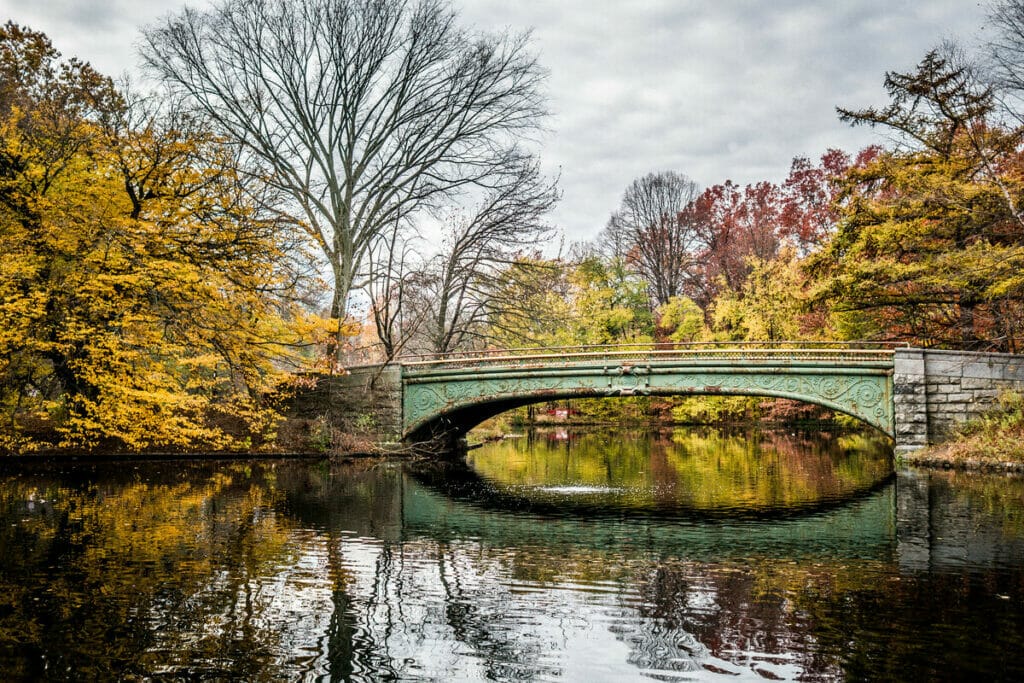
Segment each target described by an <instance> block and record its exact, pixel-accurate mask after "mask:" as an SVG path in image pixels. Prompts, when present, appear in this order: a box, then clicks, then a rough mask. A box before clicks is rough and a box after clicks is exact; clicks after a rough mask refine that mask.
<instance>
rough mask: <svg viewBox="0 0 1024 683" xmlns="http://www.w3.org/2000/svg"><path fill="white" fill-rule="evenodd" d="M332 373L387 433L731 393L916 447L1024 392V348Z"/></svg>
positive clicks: (820, 351)
mask: <svg viewBox="0 0 1024 683" xmlns="http://www.w3.org/2000/svg"><path fill="white" fill-rule="evenodd" d="M329 379H330V380H332V381H333V383H331V382H327V383H326V386H328V387H330V389H329V390H328V392H327V395H326V396H321V398H320V401H319V405H323V404H324V403H325V402H326V403H327V404H330V405H331V406H332V407H333V409H334V410H335V413H336V414H337V415H339V421H340V422H341V423H342V425H344V422H345V417H346V416H348V417H351V416H353V415H360V416H362V417H363V418H366V417H367V416H369V417H370V418H372V419H371V420H369V422H372V423H373V424H375V425H376V426H377V428H378V431H379V432H380V435H381V440H394V438H395V437H400V438H401V439H402V440H405V441H407V442H419V441H429V440H433V439H437V438H440V437H445V438H452V437H458V436H462V435H464V434H465V433H466V432H467V431H469V429H471V428H472V427H474V426H476V425H477V424H479V423H480V422H482V421H484V420H485V419H487V418H489V417H492V416H494V415H497V414H499V413H501V412H504V411H506V410H509V409H511V408H515V407H518V406H522V405H527V404H530V403H538V402H543V401H550V400H556V399H568V398H585V397H615V396H636V395H660V396H670V395H715V396H720V395H732V396H765V397H775V398H788V399H794V400H798V401H803V402H807V403H813V404H816V405H820V406H823V407H825V408H829V409H831V410H836V411H839V412H842V413H846V414H848V415H851V416H853V417H855V418H857V419H859V420H861V421H863V422H865V423H866V424H869V425H871V426H872V427H875V428H876V429H878V430H880V431H881V432H883V433H885V434H887V435H889V436H890V437H892V438H893V439H894V440H895V445H896V448H897V449H898V450H911V449H914V448H919V447H921V446H924V445H927V444H928V443H931V442H935V441H937V440H939V439H941V437H942V435H943V434H945V433H947V432H948V431H949V429H950V428H951V427H952V426H953V425H954V424H955V423H956V422H958V421H962V420H963V419H965V418H967V417H970V416H973V415H977V414H979V413H981V412H984V410H986V409H987V408H988V406H989V405H990V404H991V403H992V402H993V401H994V400H995V399H996V398H997V397H998V395H999V394H1000V393H1002V392H1003V391H1005V390H1007V389H1016V390H1024V356H1019V355H1011V354H997V353H972V352H960V351H936V350H925V349H914V348H909V347H902V346H899V347H897V346H891V345H890V346H884V345H878V344H874V345H870V344H836V343H817V344H815V343H790V342H785V343H735V344H692V345H672V346H668V345H650V344H647V345H643V346H641V345H634V346H610V347H573V348H557V349H515V350H499V351H486V352H480V353H468V354H461V355H458V356H452V357H442V358H426V357H408V358H402V359H400V360H399V361H397V362H395V363H393V364H390V365H386V366H380V365H377V366H362V367H356V368H352V369H351V371H350V373H349V374H347V375H344V376H342V377H334V378H329ZM314 403H316V401H314ZM366 421H367V420H365V419H364V422H366ZM342 428H344V426H342Z"/></svg>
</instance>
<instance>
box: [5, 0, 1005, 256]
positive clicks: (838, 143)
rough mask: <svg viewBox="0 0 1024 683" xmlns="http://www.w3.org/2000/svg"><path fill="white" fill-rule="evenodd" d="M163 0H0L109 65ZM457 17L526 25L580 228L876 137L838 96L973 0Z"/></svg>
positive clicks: (908, 60)
mask: <svg viewBox="0 0 1024 683" xmlns="http://www.w3.org/2000/svg"><path fill="white" fill-rule="evenodd" d="M181 6H182V3H180V2H178V1H176V0H156V1H152V2H146V3H140V2H137V0H105V1H103V2H100V1H99V0H36V2H34V3H32V4H31V6H29V5H28V3H24V2H22V0H0V9H4V10H6V11H5V13H6V15H7V16H9V17H11V18H13V19H15V20H16V21H18V22H19V23H24V24H28V25H31V26H33V27H34V28H38V29H41V30H44V31H46V32H47V33H48V34H49V35H50V37H51V38H52V39H53V41H54V43H55V45H56V46H57V47H58V49H60V50H61V51H62V52H64V54H65V55H76V56H79V57H81V58H84V59H87V60H89V61H91V62H92V63H93V65H94V66H96V67H97V68H98V69H100V70H101V71H104V72H106V73H110V74H114V75H116V74H119V73H121V72H123V71H124V70H126V69H130V68H131V67H132V65H133V64H134V63H135V61H136V60H135V56H134V51H133V45H134V44H135V43H136V42H137V41H138V36H139V32H138V29H139V27H140V26H141V25H143V24H148V23H152V22H153V21H155V20H156V19H157V18H159V17H160V16H162V15H164V14H166V13H167V12H170V11H174V10H177V9H179V8H180V7H181ZM457 6H459V7H460V13H461V18H462V21H463V23H465V24H469V25H473V26H475V27H477V28H478V29H480V30H488V31H495V30H505V29H508V30H511V31H513V32H519V31H522V30H526V29H530V28H532V29H533V46H534V48H535V49H536V50H537V51H538V52H539V56H540V59H541V62H542V63H543V64H544V65H545V66H546V67H547V68H548V69H549V71H550V79H549V89H550V98H551V109H552V111H553V116H552V118H551V120H550V121H549V125H550V127H551V128H552V132H551V133H550V134H548V135H547V136H545V138H544V139H543V144H542V146H541V149H540V152H541V154H542V157H543V159H544V163H545V167H546V168H547V169H549V171H550V172H552V173H555V172H558V171H559V169H560V171H561V182H562V188H563V191H564V199H563V201H562V203H561V205H560V207H559V208H558V210H557V212H556V213H555V215H554V221H555V222H556V224H558V225H559V226H560V227H562V228H563V229H564V231H565V232H566V234H567V236H568V237H569V239H585V238H590V237H592V236H593V235H594V234H596V232H597V231H598V230H600V228H601V227H603V226H604V224H605V222H606V221H607V218H608V215H609V214H610V213H611V211H612V210H613V209H614V208H615V207H616V206H617V204H618V202H619V199H620V197H621V195H622V192H623V190H624V189H625V187H626V186H627V185H628V184H629V183H630V182H631V181H632V180H633V178H636V177H638V176H641V175H644V174H646V173H648V172H649V171H652V170H667V169H673V170H677V171H680V172H683V173H685V174H687V175H688V176H690V177H691V178H693V179H694V180H696V181H697V182H698V183H700V184H701V185H703V186H708V185H712V184H715V183H719V182H723V181H724V180H726V179H732V180H733V181H735V182H739V183H748V182H756V181H758V180H762V179H765V180H773V181H779V180H781V179H783V178H784V177H785V175H786V173H787V172H788V170H789V165H790V162H791V160H792V158H793V157H794V156H797V155H801V156H808V157H811V158H817V157H818V156H820V155H821V153H822V152H824V151H825V150H826V149H827V148H829V147H841V148H845V149H848V150H855V149H858V148H860V147H863V146H865V145H867V144H869V143H871V142H874V141H877V140H878V138H877V137H876V136H875V134H874V133H872V132H871V131H870V130H867V129H861V128H858V129H851V128H849V127H848V126H846V125H845V124H842V123H841V122H840V121H839V120H838V119H837V117H836V114H835V107H836V106H837V105H841V106H846V107H852V108H860V107H864V106H868V105H871V104H880V103H882V102H884V101H885V93H884V91H883V89H882V79H883V77H884V74H885V72H886V71H887V70H908V69H911V68H913V67H914V65H915V64H916V63H917V62H918V61H919V60H920V58H921V57H922V56H923V55H924V52H925V51H926V50H927V49H928V48H930V47H932V46H934V45H936V44H937V43H939V42H940V41H941V40H943V39H947V38H955V39H961V40H963V41H965V42H971V41H972V40H973V39H974V36H975V34H976V32H977V31H978V29H979V28H980V26H981V25H982V23H983V20H984V15H985V9H984V7H983V6H982V4H981V3H977V2H964V0H929V1H928V2H921V1H920V0H845V1H844V2H841V3H822V2H820V1H819V0H775V1H773V2H770V3H769V2H763V1H758V0H723V1H722V2H715V3H711V2H707V1H706V0H603V1H598V0H558V2H552V1H551V0H520V1H519V2H515V3H511V2H507V0H465V1H464V2H461V3H458V5H457Z"/></svg>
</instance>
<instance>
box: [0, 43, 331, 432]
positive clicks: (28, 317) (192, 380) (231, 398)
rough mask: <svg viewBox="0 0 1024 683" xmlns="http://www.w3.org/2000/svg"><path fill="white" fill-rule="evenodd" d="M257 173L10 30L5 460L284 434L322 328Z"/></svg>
mask: <svg viewBox="0 0 1024 683" xmlns="http://www.w3.org/2000/svg"><path fill="white" fill-rule="evenodd" d="M257 172H258V169H244V168H243V166H242V165H241V163H240V160H239V159H238V158H237V157H236V156H235V154H234V151H233V150H232V149H231V148H230V147H228V146H227V145H225V144H223V143H222V142H221V141H220V140H218V139H216V138H214V137H212V136H211V135H209V134H207V133H204V132H203V131H202V126H201V125H199V122H194V121H188V120H185V119H183V118H181V117H175V116H173V115H172V116H169V117H168V116H165V115H162V114H160V113H159V112H154V111H151V110H147V109H146V108H145V107H144V106H143V103H141V102H133V101H128V100H126V98H125V97H123V96H122V94H121V93H119V92H117V91H116V90H115V89H114V87H113V85H112V84H111V82H110V81H109V79H107V78H104V77H102V76H101V75H99V74H97V73H96V72H95V71H93V70H92V69H91V68H90V67H89V66H88V65H87V64H82V63H80V62H77V61H76V60H70V61H67V62H60V61H59V53H57V52H56V51H55V50H54V49H53V47H52V46H51V45H50V43H49V41H48V40H47V39H46V37H45V36H44V35H42V34H40V33H36V32H33V31H30V30H27V29H22V28H20V27H18V26H16V25H14V24H11V23H8V24H7V25H6V26H4V27H2V28H0V252H2V253H3V254H5V256H4V259H3V264H2V266H0V268H2V275H3V277H2V278H0V358H2V359H3V360H0V405H2V408H3V413H4V416H5V419H4V427H3V429H2V431H0V447H5V448H6V449H7V450H31V449H36V448H44V447H50V446H61V447H72V448H81V449H92V448H96V447H99V446H112V447H118V448H126V449H131V450H137V449H146V448H218V449H219V448H229V447H239V446H242V445H246V444H249V443H251V442H252V440H259V439H263V438H266V437H267V436H269V435H270V433H271V432H272V428H273V424H274V421H275V414H274V412H273V411H272V410H270V408H269V407H268V406H267V404H266V402H265V400H264V397H265V396H266V395H267V393H268V392H269V391H270V390H272V389H273V387H274V386H275V384H276V383H277V382H278V381H280V379H281V378H282V374H283V370H284V369H286V368H287V367H288V364H289V363H299V362H301V358H299V357H298V354H297V353H296V351H297V350H298V349H300V348H301V347H302V343H303V339H302V337H300V336H299V334H297V331H298V330H299V328H300V327H302V326H303V325H305V326H307V327H308V326H309V325H310V324H313V325H316V324H317V323H316V321H312V322H310V321H309V320H306V319H305V316H304V315H303V313H302V309H301V307H300V306H298V298H297V293H298V292H300V291H301V288H300V287H299V286H298V285H299V284H300V281H301V279H302V275H301V272H300V270H299V269H298V268H297V266H296V259H295V258H294V256H295V254H296V251H295V249H296V247H297V246H298V245H294V244H290V243H288V242H286V241H285V239H284V237H283V235H284V234H285V231H284V230H282V227H283V226H282V225H281V224H280V219H278V218H277V214H274V213H272V212H268V211H267V210H266V207H267V206H268V203H272V197H270V198H268V197H267V196H265V194H264V195H263V196H257V193H265V192H266V191H267V190H266V185H265V184H264V183H261V182H260V181H259V177H258V175H257ZM268 199H269V200H271V201H268ZM298 260H299V261H301V260H302V258H301V256H300V257H299V259H298ZM39 426H43V427H47V428H49V430H50V433H51V436H49V437H45V438H44V437H42V436H41V432H39V431H38V430H35V431H34V427H39ZM33 436H34V437H35V438H33Z"/></svg>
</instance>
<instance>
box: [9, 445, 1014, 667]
mask: <svg viewBox="0 0 1024 683" xmlns="http://www.w3.org/2000/svg"><path fill="white" fill-rule="evenodd" d="M1022 510H1024V480H1021V479H1020V478H1009V477H994V476H991V475H969V474H954V473H945V472H932V473H926V472H912V471H902V472H895V473H894V472H893V471H892V466H891V461H890V459H889V452H888V450H887V449H886V448H885V446H884V444H880V443H878V442H877V441H875V440H872V439H870V438H868V437H864V436H857V435H845V436H844V435H835V434H817V435H810V434H797V433H768V432H762V433H745V434H726V433H721V432H715V431H676V432H674V433H665V434H660V435H653V436H652V435H638V434H625V433H621V432H620V433H583V434H573V433H569V432H559V431H553V432H537V433H534V434H532V435H524V437H523V438H521V439H513V440H508V441H504V442H501V443H495V444H490V445H488V446H486V447H485V448H482V449H480V450H476V451H473V452H471V454H470V457H469V458H468V461H467V462H465V463H409V462H400V461H373V462H359V463H354V464H330V463H327V462H305V461H263V462H230V461H213V462H205V463H202V462H138V463H134V464H128V465H125V464H123V463H112V464H91V465H61V466H53V465H51V466H48V467H37V468H30V469H28V470H26V469H24V468H21V469H14V468H12V467H6V468H5V469H4V470H3V471H0V679H3V680H40V679H49V680H111V679H115V680H116V679H121V680H140V681H141V680H167V681H170V680H253V681H278V680H367V681H370V680H438V681H442V680H443V681H448V680H465V681H476V680H560V681H624V680H666V681H676V680H729V681H734V680H740V681H744V680H810V681H815V680H829V681H831V680H866V679H869V680H964V679H968V678H971V679H974V678H977V679H984V680H1021V679H1024V665H1022V663H1021V662H1020V661H1019V653H1020V652H1021V651H1024V649H1022V646H1024V513H1022Z"/></svg>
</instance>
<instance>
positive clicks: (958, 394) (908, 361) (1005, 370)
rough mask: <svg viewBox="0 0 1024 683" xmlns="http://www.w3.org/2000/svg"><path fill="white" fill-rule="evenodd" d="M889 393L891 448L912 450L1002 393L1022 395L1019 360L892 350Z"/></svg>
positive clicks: (1022, 362)
mask: <svg viewBox="0 0 1024 683" xmlns="http://www.w3.org/2000/svg"><path fill="white" fill-rule="evenodd" d="M893 390H894V393H893V401H894V404H895V417H896V450H897V451H902V452H906V451H911V450H916V449H918V448H921V447H923V446H927V445H929V444H934V443H938V442H939V441H941V440H942V439H943V438H944V437H945V436H947V435H948V434H949V432H950V431H951V430H952V428H953V427H954V426H955V425H956V424H957V423H958V422H963V421H965V420H967V419H969V418H971V417H977V416H978V415H980V414H982V413H984V412H985V411H986V410H988V409H989V408H990V407H991V406H992V404H993V403H994V402H995V400H996V399H997V398H998V397H999V395H1000V394H1001V393H1003V392H1004V391H1007V390H1017V391H1024V356H1020V355H1011V354H1005V353H971V352H966V351H932V350H926V349H897V350H896V358H895V368H894V374H893Z"/></svg>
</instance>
